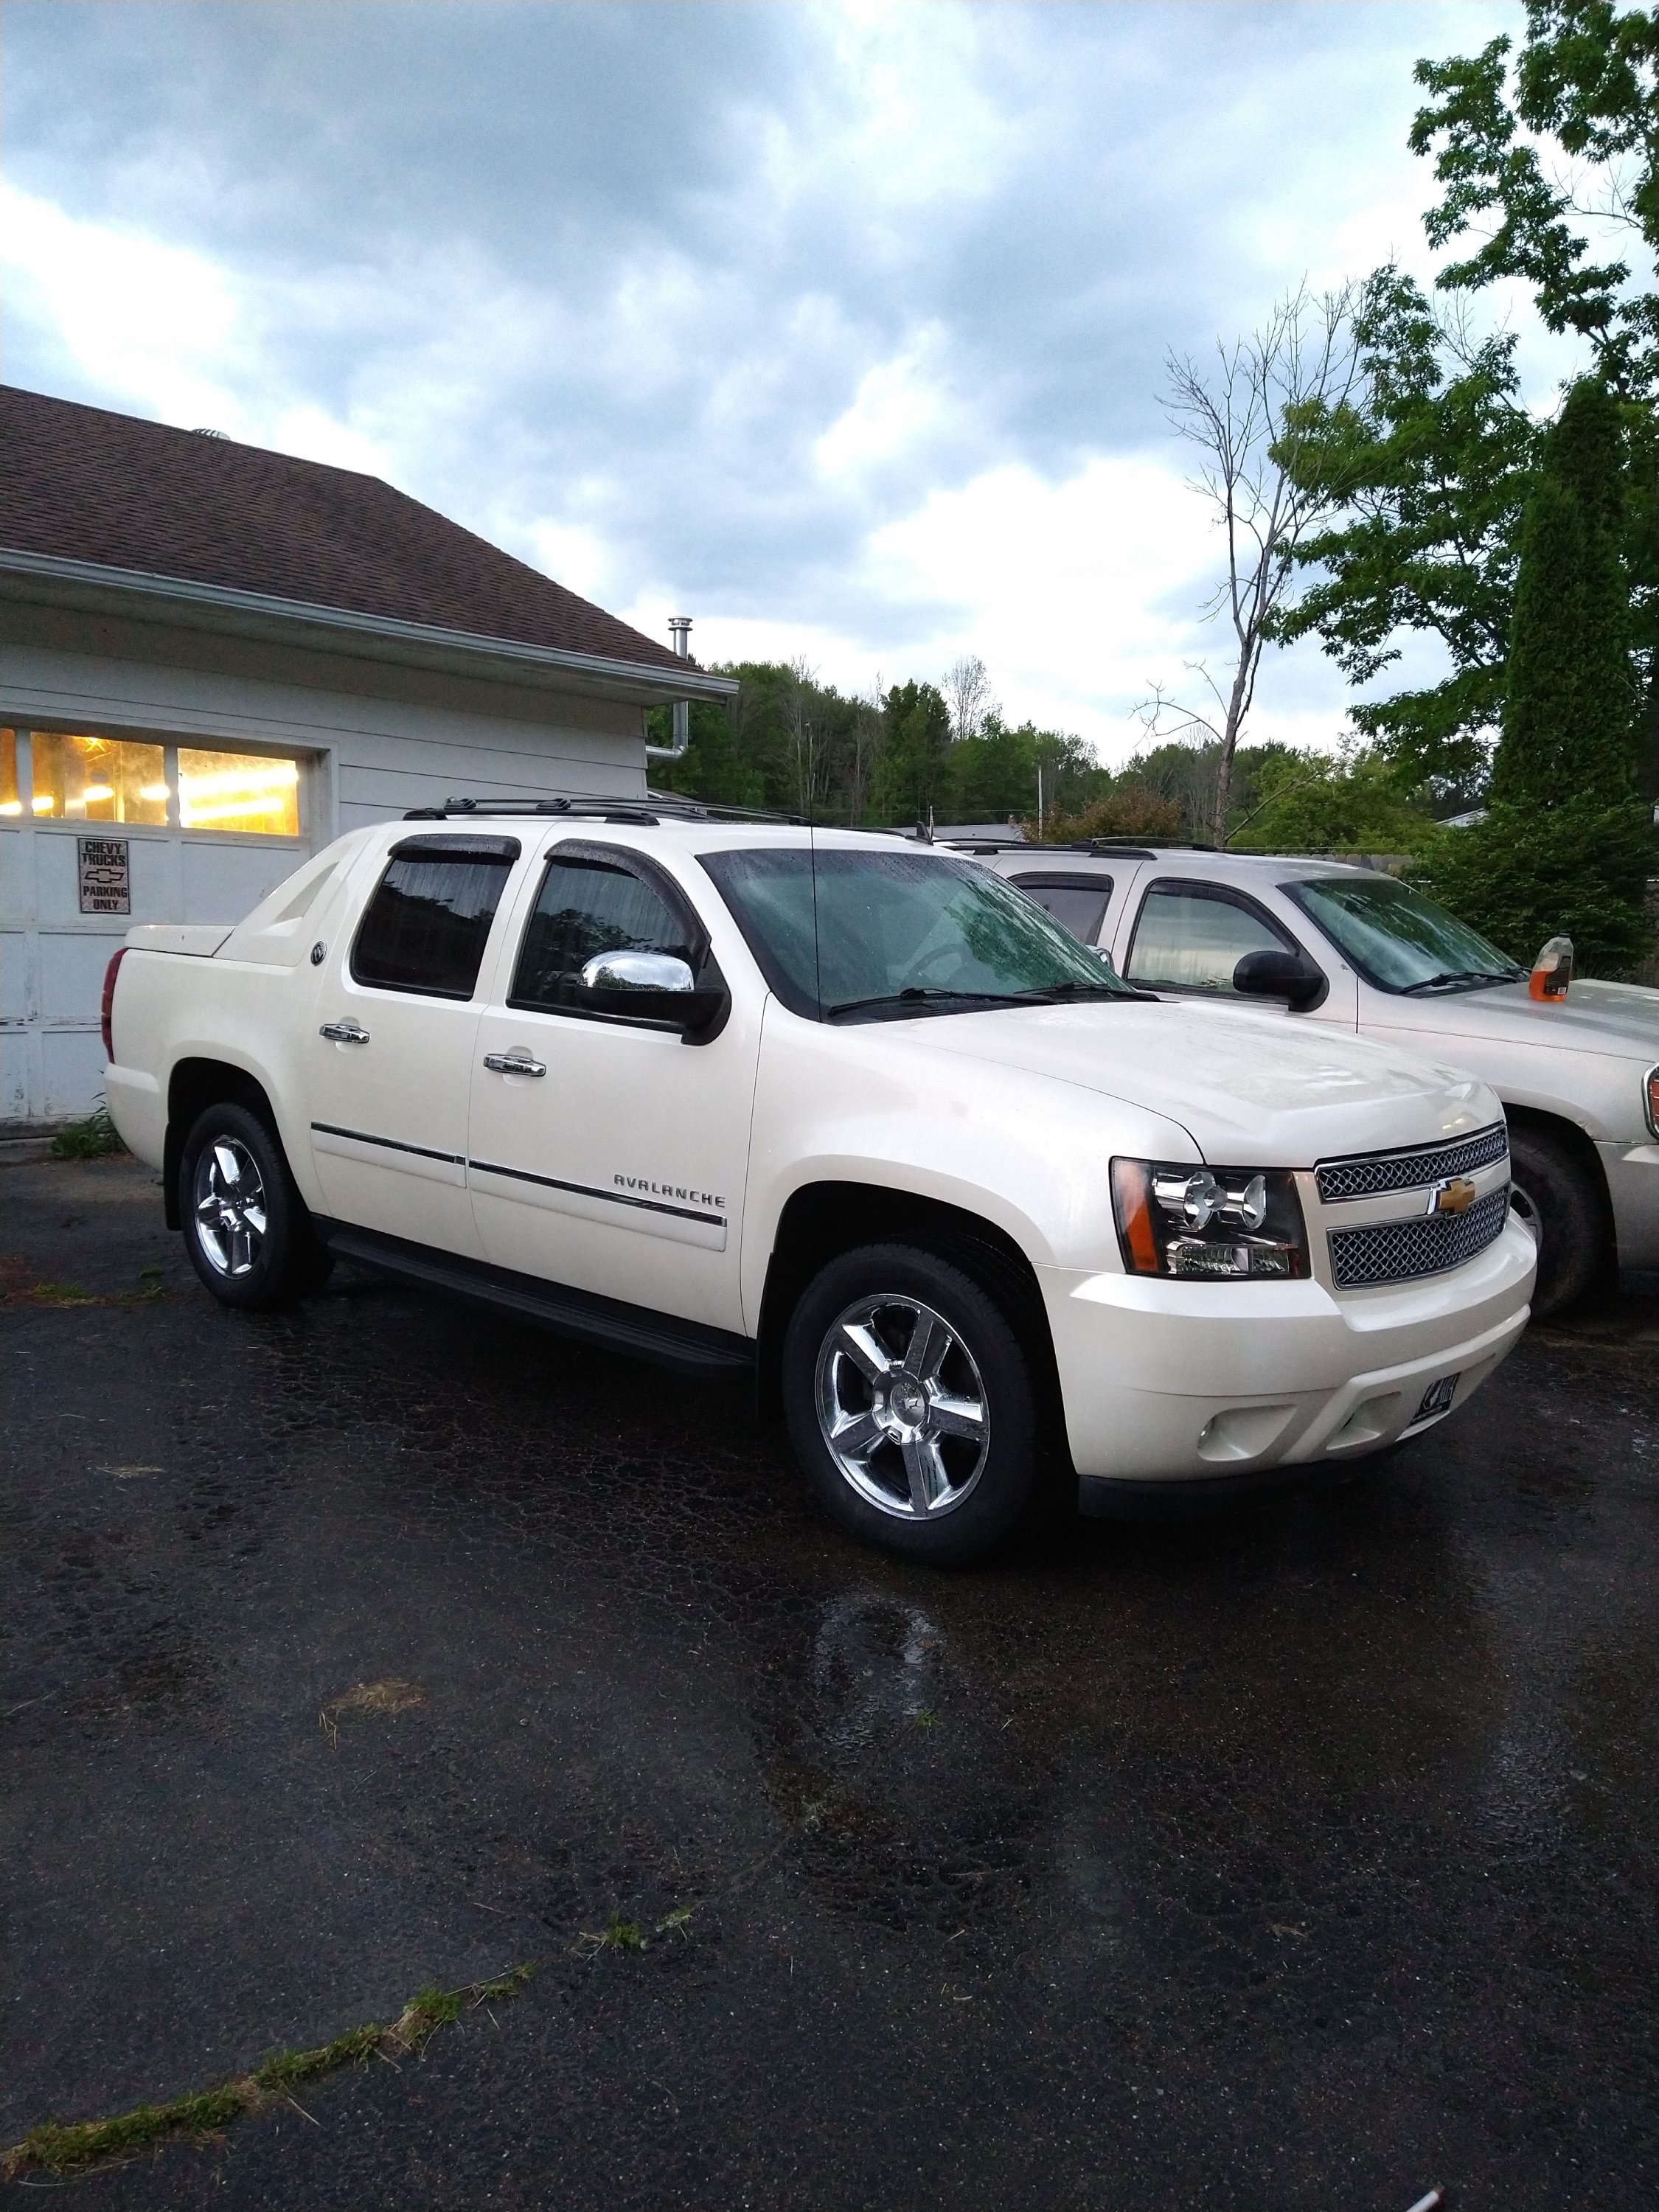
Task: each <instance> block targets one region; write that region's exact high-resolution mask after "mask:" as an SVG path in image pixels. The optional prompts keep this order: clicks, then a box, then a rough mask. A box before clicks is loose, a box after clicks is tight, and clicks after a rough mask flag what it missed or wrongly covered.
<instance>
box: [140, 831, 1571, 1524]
mask: <svg viewBox="0 0 1659 2212" xmlns="http://www.w3.org/2000/svg"><path fill="white" fill-rule="evenodd" d="M106 1042H107V1048H108V1055H109V1060H110V1066H109V1068H108V1071H107V1079H106V1080H107V1091H108V1098H109V1106H110V1111H111V1113H112V1116H113V1117H114V1120H115V1123H116V1126H117V1127H118V1129H119V1130H120V1132H121V1134H122V1136H123V1137H124V1139H125V1141H126V1142H127V1144H128V1145H129V1146H131V1148H132V1150H133V1151H134V1152H137V1154H138V1156H139V1157H140V1158H142V1159H144V1160H147V1161H149V1162H151V1163H152V1164H155V1166H157V1167H158V1168H160V1169H161V1170H162V1173H163V1182H164V1188H165V1191H166V1199H167V1208H168V1212H169V1216H170V1218H171V1219H172V1220H173V1223H174V1225H177V1226H180V1227H182V1230H183V1232H184V1236H185V1243H186V1245H187V1248H188V1250H189V1253H190V1256H191V1261H193V1263H194V1265H195V1267H196V1270H197V1273H198V1274H199V1275H200V1277H201V1279H202V1280H203V1282H204V1284H205V1285H207V1287H208V1289H209V1290H210V1291H212V1292H213V1294H214V1295H215V1296H216V1297H218V1298H220V1299H222V1301H223V1302H224V1303H226V1304H228V1305H234V1306H258V1305H264V1304H270V1303H272V1302H275V1301H278V1300H282V1299H285V1298H291V1297H295V1296H298V1295H301V1294H302V1293H303V1292H305V1291H307V1289H310V1288H313V1287H315V1286H317V1285H319V1284H320V1282H321V1280H322V1279H323V1277H324V1275H325V1273H326V1271H327V1268H328V1266H329V1264H330V1262H331V1259H332V1257H333V1256H334V1255H349V1257H350V1258H351V1259H353V1260H354V1261H363V1262H368V1263H370V1264H372V1265H373V1266H374V1267H380V1268H382V1269H385V1270H388V1271H390V1272H392V1273H394V1274H397V1275H399V1276H401V1277H403V1278H404V1279H408V1280H410V1281H413V1282H415V1283H417V1284H425V1285H432V1286H434V1287H436V1288H440V1289H443V1290H447V1291H459V1292H461V1293H464V1294H466V1295H469V1296H471V1297H474V1298H477V1299H482V1300H483V1301H486V1302H487V1303H489V1304H492V1305H494V1306H495V1307H496V1308H497V1309H498V1310H504V1311H506V1312H507V1313H511V1314H513V1315H518V1316H524V1317H526V1318H528V1319H532V1320H538V1321H540V1322H545V1323H548V1324H550V1325H552V1326H553V1327H555V1328H559V1329H562V1330H563V1331H564V1332H565V1333H566V1334H569V1335H573V1336H575V1337H577V1338H580V1339H582V1340H586V1341H588V1342H591V1343H594V1344H599V1345H602V1346H608V1347H611V1349H614V1350H618V1351H621V1352H626V1353H632V1354H635V1355H639V1356H643V1357H646V1358H654V1359H656V1360H658V1361H659V1362H662V1363H665V1364H668V1365H670V1366H671V1367H674V1368H677V1369H678V1370H682V1371H690V1372H694V1373H695V1372H702V1373H719V1372H721V1371H727V1372H730V1371H733V1370H750V1371H752V1372H753V1373H754V1375H755V1376H756V1378H757V1385H758V1389H759V1393H760V1397H761V1402H762V1404H763V1407H773V1408H775V1409H778V1410H781V1412H782V1413H783V1415H784V1417H785V1419H787V1423H788V1425H789V1431H790V1434H791V1437H792V1440H793V1444H794V1447H795V1450H796V1453H797V1455H798V1456H799V1460H800V1462H801V1465H802V1467H803V1468H805V1472H806V1474H807V1475H808V1477H809V1479H810V1480H811V1483H812V1485H813V1486H814V1487H815V1488H816V1490H817V1492H818V1494H819V1496H820V1498H822V1499H823V1502H824V1504H826V1505H827V1506H828V1507H829V1510H830V1511H831V1512H832V1513H834V1514H835V1515H836V1516H837V1517H838V1518H839V1519H840V1520H841V1521H842V1522H844V1523H845V1524H846V1525H847V1526H848V1528H851V1529H852V1530H854V1532H855V1533H856V1534H859V1535H860V1536H862V1537H865V1538H866V1539H867V1540H869V1541H874V1542H877V1543H881V1544H884V1545H887V1546H889V1547H891V1548H893V1549H895V1550H897V1551H900V1552H904V1553H911V1554H913V1555H915V1556H917V1557H920V1558H922V1559H930V1560H935V1561H941V1562H943V1561H956V1560H963V1559H972V1558H975V1557H977V1556H979V1555H981V1554H982V1553H985V1552H987V1551H988V1550H989V1549H991V1548H992V1547H994V1545H996V1544H997V1543H998V1542H999V1541H1000V1540H1001V1539H1002V1538H1004V1537H1005V1536H1006V1535H1007V1534H1009V1532H1010V1531H1011V1530H1012V1529H1013V1528H1014V1527H1015V1526H1016V1525H1017V1524H1018V1522H1020V1521H1021V1520H1022V1518H1023V1517H1024V1516H1025V1515H1026V1514H1027V1513H1028V1511H1029V1510H1030V1509H1031V1508H1032V1506H1033V1505H1034V1504H1036V1500H1037V1498H1038V1497H1039V1496H1040V1494H1041V1493H1042V1491H1043V1489H1044V1487H1045V1486H1046V1485H1047V1484H1048V1482H1049V1481H1051V1480H1054V1478H1055V1477H1056V1476H1057V1475H1058V1476H1060V1477H1061V1478H1063V1480H1066V1482H1068V1483H1069V1482H1071V1481H1073V1480H1074V1481H1075V1482H1076V1485H1077V1490H1078V1497H1079V1503H1080V1504H1081V1505H1082V1507H1083V1508H1084V1510H1094V1511H1110V1510H1113V1508H1114V1506H1115V1504H1120V1503H1121V1502H1122V1501H1124V1500H1126V1499H1128V1498H1139V1497H1144V1496H1145V1495H1146V1493H1147V1492H1149V1491H1156V1492H1158V1493H1162V1494H1169V1492H1170V1491H1171V1490H1172V1489H1176V1488H1179V1487H1180V1486H1197V1487H1199V1488H1200V1489H1209V1490H1212V1491H1213V1490H1221V1489H1225V1488H1228V1487H1237V1486H1249V1485H1252V1484H1255V1483H1257V1482H1261V1481H1262V1480H1266V1479H1267V1478H1268V1477H1270V1476H1271V1475H1274V1474H1293V1473H1296V1472H1297V1471H1300V1472H1301V1473H1303V1474H1304V1475H1305V1474H1313V1473H1316V1472H1320V1471H1328V1470H1329V1471H1340V1469H1341V1468H1343V1467H1344V1466H1345V1465H1346V1464H1347V1463H1348V1462H1352V1461H1355V1460H1358V1459H1360V1458H1362V1457H1363V1456H1364V1455H1367V1454H1370V1453H1373V1452H1376V1450H1378V1449H1381V1448H1382V1447H1383V1446H1386V1445H1389V1444H1391V1443H1395V1441H1396V1440H1398V1439H1399V1438H1401V1437H1413V1436H1415V1435H1417V1434H1419V1432H1421V1431H1425V1430H1426V1429H1427V1428H1428V1427H1430V1426H1431V1425H1432V1424H1433V1423H1435V1422H1437V1421H1438V1420H1440V1419H1443V1417H1444V1416H1445V1415H1446V1414H1447V1413H1449V1412H1450V1411H1451V1410H1452V1409H1453V1408H1454V1407H1457V1406H1460V1405H1461V1404H1462V1402H1463V1401H1465V1400H1466V1399H1467V1398H1468V1395H1469V1394H1470V1393H1471V1391H1473V1390H1474V1389H1475V1388H1476V1387H1477V1385H1478V1384H1479V1383H1480V1382H1481V1381H1482V1379H1483V1378H1484V1377H1485V1376H1487V1375H1489V1374H1490V1373H1491V1371H1492V1369H1493V1368H1494V1367H1495V1366H1496V1365H1497V1364H1498V1361H1499V1360H1501V1359H1502V1358H1503V1357H1504V1354H1505V1352H1508V1351H1509V1349H1510V1346H1512V1345H1513V1344H1514V1342H1515V1340H1516V1337H1517V1335H1518V1334H1519V1333H1520V1331H1521V1329H1522V1326H1523V1324H1524V1322H1525V1321H1526V1318H1527V1312H1528V1297H1529V1294H1530V1291H1531V1289H1532V1282H1533V1273H1534V1240H1533V1237H1532V1235H1531V1233H1530V1231H1528V1229H1527V1228H1526V1227H1525V1226H1524V1225H1522V1223H1521V1222H1520V1221H1519V1220H1517V1219H1516V1218H1514V1217H1513V1216H1512V1214H1511V1212H1510V1189H1509V1176H1510V1166H1509V1153H1508V1147H1507V1143H1506V1138H1505V1131H1504V1116H1503V1111H1502V1109H1501V1108H1500V1106H1499V1104H1498V1100H1497V1099H1496V1097H1494V1096H1493V1094H1492V1091H1490V1090H1489V1089H1488V1088H1487V1087H1486V1085H1485V1084H1484V1083H1483V1082H1481V1081H1480V1079H1479V1078H1478V1077H1475V1076H1471V1075H1468V1074H1466V1073H1456V1072H1454V1071H1452V1070H1449V1069H1448V1068H1446V1067H1444V1066H1438V1065H1436V1064H1434V1063H1432V1062H1431V1061H1426V1060H1422V1059H1419V1058H1417V1057H1414V1056H1413V1055H1411V1054H1407V1052H1405V1051H1404V1050H1402V1049H1398V1048H1394V1047H1392V1046H1389V1045H1378V1044H1370V1043H1366V1042H1361V1041H1360V1040H1358V1039H1357V1038H1355V1037H1353V1036H1340V1035H1339V1034H1337V1032H1336V1030H1334V1028H1333V1027H1331V1026H1328V1025H1326V1024H1313V1025H1305V1026H1304V1027H1301V1028H1287V1027H1286V1026H1285V1024H1283V1023H1282V1022H1279V1021H1278V1020H1276V1019H1275V1018H1273V1016H1272V1015H1271V1014H1267V1015H1262V1016H1258V1017H1255V1018H1250V1017H1243V1018H1238V1019H1237V1020H1236V1021H1232V1022H1227V1023H1218V1022H1216V1021H1215V1020H1214V1019H1213V1018H1212V1017H1211V1016H1210V1015H1209V1014H1208V1013H1207V1012H1203V1011H1201V1010H1197V1009H1194V1008H1193V1007H1192V1006H1188V1005H1185V1004H1183V1003H1182V1001H1181V1000H1179V999H1164V998H1160V997H1157V996H1154V995H1152V994H1149V993H1146V992H1143V991H1137V990H1134V989H1133V988H1132V987H1129V986H1128V985H1127V984H1126V983H1124V982H1121V981H1119V980H1118V978H1117V977H1116V976H1115V975H1113V974H1111V973H1110V972H1109V970H1108V969H1106V967H1105V966H1104V965H1103V963H1101V962H1100V961H1099V960H1098V959H1097V957H1095V956H1094V955H1093V954H1091V953H1090V952H1087V951H1085V950H1084V949H1083V948H1082V947H1081V946H1079V945H1078V943H1077V942H1076V940H1075V939H1073V937H1072V936H1070V935H1068V934H1067V933H1066V930H1064V929H1063V928H1062V927H1060V926H1059V924H1058V923H1057V922H1055V921H1054V920H1053V919H1052V918H1051V917H1050V916H1049V915H1048V914H1046V913H1044V912H1043V911H1042V909H1041V908H1038V907H1036V906H1035V905H1034V904H1033V903H1032V902H1030V900H1029V899H1028V898H1026V897H1024V896H1021V895H1020V894H1019V893H1018V892H1016V891H1014V890H1012V889H1011V888H1010V887H1009V886H1008V885H1007V884H1005V883H1003V882H1001V881H1000V880H999V879H998V878H996V877H995V876H994V875H993V874H991V873H988V872H987V871H986V870H985V869H984V868H983V867H982V866H978V865H976V864H975V863H974V862H972V861H970V860H964V859H963V858H960V857H957V856H955V855H952V854H945V853H943V852H939V851H928V850H925V849H918V848H915V847H914V846H905V845H903V844H901V843H899V842H896V841H895V840H894V839H892V838H890V837H884V836H875V835H857V834H848V833H833V832H832V833H825V832H819V833H817V835H816V836H814V835H813V834H812V833H811V832H809V831H807V830H805V829H797V828H793V827H781V826H778V825H776V824H770V823H752V822H751V823H717V822H714V821H713V820H711V819H710V818H708V817H707V816H705V815H701V814H694V813H690V812H688V813H687V814H685V815H683V816H680V817H674V816H671V814H670V813H669V812H668V811H666V810H663V811H660V812H659V811H645V810H643V809H631V808H625V807H620V808H613V809H612V810H611V811H609V812H602V811H599V810H598V809H592V810H587V811H584V810H582V809H580V808H572V807H566V806H563V805H562V804H559V803H544V805H543V806H542V807H540V808H539V809H537V808H532V807H528V806H526V808H524V809H523V810H522V811H513V810H511V809H508V808H505V807H504V808H501V809H497V810H493V811H489V812H486V811H484V810H483V809H482V808H472V807H467V806H463V805H459V804H454V805H451V807H450V808H448V809H447V810H444V811H441V812H439V813H434V814H426V815H422V816H419V817H409V818H408V819H406V820H405V821H404V822H402V823H397V824H391V825H386V826H382V827H379V828H375V829H365V830H359V831H356V832H354V833H353V834H352V835H350V836H346V837H343V838H342V839H340V840H339V842H337V843H336V844H334V845H332V846H331V847H330V848H328V850H327V851H326V852H325V853H322V854H319V855H318V856H317V857H316V858H315V859H314V860H312V861H310V862H309V863H308V864H307V866H305V867H303V868H302V869H301V870H300V871H299V872H298V873H297V874H296V875H295V876H294V877H293V878H291V879H290V880H289V882H287V883H286V884H283V886H282V887H281V889H280V890H276V891H275V892H274V893H273V894H272V895H271V896H270V897H269V898H268V899H267V900H266V901H265V902H264V904H263V905H261V906H260V907H258V908H257V909H256V910H255V912H254V913H252V915H249V917H248V918H247V920H246V921H244V922H242V923H241V924H240V926H239V927H236V928H234V929H230V930H227V929H222V928H212V929H202V928H167V927H147V928H138V929H135V930H133V931H132V932H131V935H130V937H129V939H128V941H127V945H126V946H125V948H124V949H123V951H121V952H120V953H118V955H117V956H116V960H115V962H114V963H112V969H111V974H110V977H109V980H108V982H107V984H106Z"/></svg>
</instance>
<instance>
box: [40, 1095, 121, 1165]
mask: <svg viewBox="0 0 1659 2212" xmlns="http://www.w3.org/2000/svg"><path fill="white" fill-rule="evenodd" d="M125 1150H126V1146H125V1145H124V1144H123V1143H122V1142H121V1137H120V1133H119V1131H118V1129H117V1128H116V1126H115V1124H114V1122H113V1121H111V1120H110V1118H109V1109H108V1107H107V1106H94V1108H93V1109H92V1111H91V1113H90V1114H88V1115H87V1116H86V1118H85V1119H84V1120H83V1121H71V1122H70V1125H69V1127H68V1128H67V1129H60V1130H59V1131H58V1134H57V1135H56V1136H55V1137H54V1138H53V1139H52V1158H53V1159H55V1160H101V1159H105V1158H108V1157H109V1155H110V1154H111V1153H112V1152H125Z"/></svg>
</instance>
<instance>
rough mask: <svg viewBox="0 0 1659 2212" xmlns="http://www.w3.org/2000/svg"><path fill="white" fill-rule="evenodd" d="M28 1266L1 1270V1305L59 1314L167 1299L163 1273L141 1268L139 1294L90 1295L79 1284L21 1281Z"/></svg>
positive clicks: (10, 1264)
mask: <svg viewBox="0 0 1659 2212" xmlns="http://www.w3.org/2000/svg"><path fill="white" fill-rule="evenodd" d="M26 1267H27V1263H26V1262H22V1261H15V1260H11V1259H8V1260H7V1261H5V1262H4V1264H3V1267H0V1277H3V1280H4V1285H5V1287H4V1290H3V1291H0V1305H5V1306H46V1307H47V1308H48V1309H53V1310H58V1311H59V1312H62V1311H64V1310H66V1309H67V1308H70V1307H71V1306H145V1305H149V1304H151V1302H152V1301H153V1300H155V1299H156V1298H159V1297H162V1296H163V1295H164V1292H163V1291H162V1289H161V1269H160V1268H159V1267H141V1268H140V1269H139V1271H138V1282H139V1285H140V1287H139V1288H138V1289H137V1290H136V1291H88V1290H83V1289H82V1286H81V1285H80V1284H79V1283H26V1282H24V1281H22V1280H21V1275H22V1274H23V1273H24V1272H26Z"/></svg>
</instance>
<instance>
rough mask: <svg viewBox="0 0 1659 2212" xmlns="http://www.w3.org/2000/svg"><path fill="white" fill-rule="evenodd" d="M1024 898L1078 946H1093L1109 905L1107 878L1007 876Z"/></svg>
mask: <svg viewBox="0 0 1659 2212" xmlns="http://www.w3.org/2000/svg"><path fill="white" fill-rule="evenodd" d="M1008 880H1009V881H1010V883H1014V884H1018V885H1019V888H1020V889H1021V890H1023V891H1024V894H1025V896H1026V897H1027V898H1032V899H1035V900H1036V902H1037V904H1038V905H1039V906H1040V907H1042V908H1046V910H1047V911H1048V913H1049V914H1051V915H1053V916H1054V920H1055V921H1057V922H1058V923H1059V924H1060V927H1061V928H1062V929H1068V930H1070V932H1071V933H1072V935H1073V937H1075V938H1076V939H1077V940H1078V942H1079V944H1080V945H1094V944H1096V943H1097V942H1098V940H1099V937H1100V925H1101V923H1102V922H1103V921H1105V919H1106V909H1107V908H1108V907H1109V906H1110V904H1111V902H1112V879H1111V878H1110V877H1109V876H1011V877H1010V878H1009V879H1008Z"/></svg>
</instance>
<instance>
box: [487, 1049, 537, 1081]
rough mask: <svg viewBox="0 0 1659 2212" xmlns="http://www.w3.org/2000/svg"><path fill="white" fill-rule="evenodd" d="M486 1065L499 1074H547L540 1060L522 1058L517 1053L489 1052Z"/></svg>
mask: <svg viewBox="0 0 1659 2212" xmlns="http://www.w3.org/2000/svg"><path fill="white" fill-rule="evenodd" d="M484 1066H486V1067H488V1068H492V1069H493V1070H494V1071H495V1073H496V1074H497V1075H545V1074H546V1073H547V1070H546V1069H545V1068H544V1066H543V1065H542V1063H541V1061H540V1060H528V1059H523V1058H521V1057H520V1055H519V1054H517V1053H511V1052H487V1053H486V1054H484Z"/></svg>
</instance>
